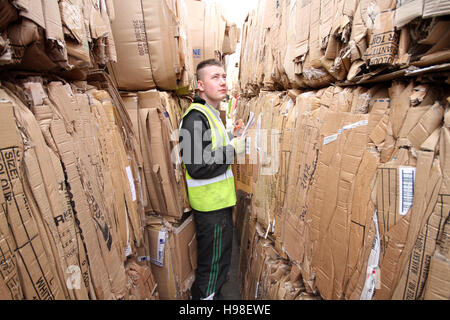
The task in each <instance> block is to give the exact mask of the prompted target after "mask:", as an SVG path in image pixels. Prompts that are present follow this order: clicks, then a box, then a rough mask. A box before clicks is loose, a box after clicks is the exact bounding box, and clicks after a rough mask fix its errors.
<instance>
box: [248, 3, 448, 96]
mask: <svg viewBox="0 0 450 320" xmlns="http://www.w3.org/2000/svg"><path fill="white" fill-rule="evenodd" d="M449 13H450V12H449V8H448V5H447V4H446V3H444V2H443V1H401V2H398V1H397V5H396V1H391V0H386V1H331V0H330V1H314V0H313V1H300V0H298V1H294V0H289V1H288V0H286V1H283V0H282V1H272V0H265V1H259V2H258V8H257V9H256V10H255V11H253V12H252V13H251V14H250V15H249V16H248V18H247V20H246V22H245V23H244V26H243V38H242V53H243V56H242V60H241V70H240V80H241V90H242V92H244V93H251V92H252V91H254V90H257V89H258V88H266V89H268V90H275V89H289V88H311V87H312V88H320V87H324V86H326V85H329V84H330V83H336V82H341V83H345V84H362V83H367V82H370V81H382V80H383V81H384V80H391V79H392V78H395V77H401V76H405V75H406V76H407V75H410V74H413V73H414V72H418V71H417V69H418V68H419V69H420V68H424V67H429V66H433V68H431V69H446V70H448V65H446V63H448V61H449V46H448V43H449V39H448V37H449V36H450V35H449V33H448V30H449V28H448V21H447V20H448V19H447V17H446V16H447V15H448V14H449ZM394 71H396V72H394Z"/></svg>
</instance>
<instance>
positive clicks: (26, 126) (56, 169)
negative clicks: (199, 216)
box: [1, 75, 157, 299]
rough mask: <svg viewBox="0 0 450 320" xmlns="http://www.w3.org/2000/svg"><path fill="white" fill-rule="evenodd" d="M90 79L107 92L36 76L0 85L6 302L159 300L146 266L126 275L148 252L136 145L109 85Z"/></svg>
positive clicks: (135, 267) (138, 267) (100, 80)
mask: <svg viewBox="0 0 450 320" xmlns="http://www.w3.org/2000/svg"><path fill="white" fill-rule="evenodd" d="M95 77H96V80H95V82H102V83H103V86H104V87H105V90H104V89H101V88H98V87H96V86H93V85H90V84H88V82H86V81H84V82H72V83H67V82H62V81H55V80H52V79H49V78H45V77H42V76H36V75H32V76H29V75H25V76H23V75H22V76H21V77H20V78H18V77H14V78H11V81H3V82H2V87H1V94H2V98H1V101H2V110H3V112H4V113H5V114H6V116H5V117H3V118H2V121H3V122H4V125H2V127H1V128H2V135H1V136H2V144H3V146H2V150H3V152H4V153H5V154H4V157H3V164H2V168H3V169H2V181H4V184H3V188H2V193H1V198H2V199H3V200H2V208H3V210H2V215H1V216H2V224H1V228H2V248H3V249H5V250H2V252H3V254H2V255H3V257H2V261H4V263H5V267H7V268H8V269H9V268H10V269H11V272H8V273H2V275H3V277H2V287H4V288H5V290H2V298H4V299H8V298H13V299H129V298H131V297H137V298H139V299H147V298H154V297H156V296H157V292H156V291H155V281H154V279H153V278H152V274H151V272H150V269H148V267H146V266H145V265H144V264H142V265H140V266H139V265H134V267H133V268H134V270H136V269H139V272H141V273H143V274H146V278H145V279H144V278H143V279H141V280H138V279H137V278H135V277H134V278H133V277H132V276H131V274H130V273H128V274H127V270H128V272H130V266H129V264H131V263H132V262H133V261H134V260H136V259H137V256H138V255H140V254H142V251H145V250H146V249H145V248H146V245H145V242H146V241H145V239H144V236H143V221H142V217H143V210H142V209H143V206H142V198H141V194H140V193H141V192H140V190H141V189H142V188H141V186H140V181H139V171H138V163H139V159H138V156H137V155H138V154H137V151H138V149H137V145H136V141H135V137H134V133H133V131H132V128H131V124H130V123H129V118H127V117H126V111H125V109H124V106H123V105H121V104H120V101H119V103H117V100H116V99H117V96H115V95H114V92H113V91H109V90H108V89H107V87H108V86H110V88H114V87H113V86H112V83H108V82H107V76H106V77H103V79H101V77H99V75H96V76H95ZM105 79H106V80H105ZM2 264H3V263H2ZM146 269H148V270H147V271H146ZM133 279H134V280H133ZM133 281H134V282H133ZM136 286H140V287H142V290H146V291H147V292H150V293H151V294H149V295H147V296H140V295H137V293H135V292H133V290H135V287H136ZM6 288H7V290H6ZM145 288H146V289H145Z"/></svg>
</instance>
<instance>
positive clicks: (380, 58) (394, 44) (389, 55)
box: [365, 0, 399, 66]
mask: <svg viewBox="0 0 450 320" xmlns="http://www.w3.org/2000/svg"><path fill="white" fill-rule="evenodd" d="M370 9H371V10H373V12H375V14H376V16H375V19H374V22H373V26H372V28H371V30H370V31H371V32H370V34H369V47H368V48H367V51H366V53H365V58H366V60H367V64H368V66H378V65H392V64H393V63H394V57H395V55H396V54H397V50H398V39H399V35H398V32H397V31H396V30H395V24H394V15H395V11H394V9H395V1H391V0H386V1H379V2H377V3H376V4H375V6H374V7H371V8H370Z"/></svg>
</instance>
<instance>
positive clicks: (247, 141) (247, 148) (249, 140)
mask: <svg viewBox="0 0 450 320" xmlns="http://www.w3.org/2000/svg"><path fill="white" fill-rule="evenodd" d="M251 143H252V137H247V138H246V139H245V154H250V146H251Z"/></svg>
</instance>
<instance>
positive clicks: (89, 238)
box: [48, 82, 127, 299]
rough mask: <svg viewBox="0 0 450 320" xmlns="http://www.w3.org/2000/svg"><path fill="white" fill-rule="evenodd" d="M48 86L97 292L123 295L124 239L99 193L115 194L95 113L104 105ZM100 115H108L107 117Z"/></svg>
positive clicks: (57, 85) (58, 141)
mask: <svg viewBox="0 0 450 320" xmlns="http://www.w3.org/2000/svg"><path fill="white" fill-rule="evenodd" d="M48 89H49V97H50V99H51V101H52V102H53V103H54V105H55V109H57V110H59V112H60V114H61V115H66V116H59V117H58V118H56V119H54V121H53V122H52V126H51V132H52V136H53V139H54V140H55V143H56V145H57V147H58V151H59V153H60V155H61V159H62V162H63V163H64V166H65V168H66V172H67V175H68V183H69V185H70V188H71V190H72V196H73V202H74V206H75V209H76V212H77V213H78V220H79V221H80V226H81V229H82V230H83V237H84V239H85V243H86V248H87V253H88V256H89V260H90V262H91V264H90V269H91V270H90V271H91V275H92V283H93V287H94V289H95V294H96V297H97V298H98V299H119V298H123V297H125V295H126V294H127V289H126V275H125V269H124V265H123V261H124V257H125V252H124V250H120V248H121V247H122V244H121V242H120V240H119V235H118V233H117V228H116V225H115V224H113V222H112V221H113V220H112V219H114V208H113V202H112V201H113V199H112V198H110V197H105V196H103V192H105V191H103V190H108V191H106V192H108V193H109V194H113V191H112V181H111V176H110V175H111V172H110V171H109V168H107V167H106V163H107V162H103V161H102V156H103V155H104V154H105V153H106V150H105V148H106V145H105V144H104V142H105V140H104V137H102V135H103V134H104V133H102V132H101V130H102V129H101V124H100V123H98V118H97V116H99V115H100V114H105V112H104V109H103V106H102V104H101V103H100V102H99V101H98V100H96V99H92V102H93V103H92V105H89V97H88V96H87V95H86V94H76V95H74V94H73V93H71V91H70V88H67V87H64V86H63V85H62V84H61V83H58V82H52V83H50V85H49V87H48ZM91 111H92V113H91ZM104 118H105V120H106V119H107V117H106V116H105V117H104ZM68 119H73V120H72V121H68ZM94 124H95V125H94ZM75 128H76V130H74V129H75ZM100 140H102V141H100ZM102 142H103V143H102ZM78 161H79V162H80V163H81V169H80V171H79V170H78V169H77V166H76V163H77V162H78Z"/></svg>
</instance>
